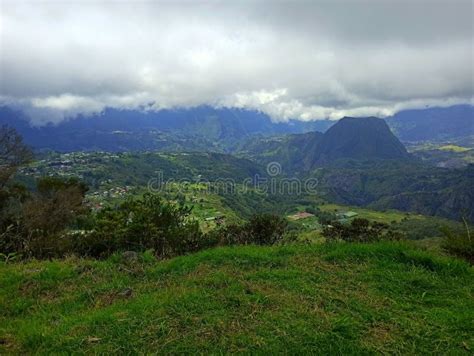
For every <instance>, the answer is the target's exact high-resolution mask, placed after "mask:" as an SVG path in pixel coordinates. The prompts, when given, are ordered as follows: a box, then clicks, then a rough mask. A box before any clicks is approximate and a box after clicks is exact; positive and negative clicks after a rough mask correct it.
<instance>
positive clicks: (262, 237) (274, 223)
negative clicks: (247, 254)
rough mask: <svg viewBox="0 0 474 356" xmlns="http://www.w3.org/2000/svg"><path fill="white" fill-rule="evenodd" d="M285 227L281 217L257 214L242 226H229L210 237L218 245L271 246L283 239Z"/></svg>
mask: <svg viewBox="0 0 474 356" xmlns="http://www.w3.org/2000/svg"><path fill="white" fill-rule="evenodd" d="M287 226H288V223H287V221H286V219H285V218H283V217H280V216H278V215H272V214H257V215H253V216H252V217H251V218H250V219H249V221H248V222H247V223H245V224H243V225H229V226H226V227H224V228H222V229H219V230H217V231H215V232H214V233H211V234H210V235H211V236H213V239H214V240H216V241H218V243H219V244H220V245H249V244H255V245H273V244H275V243H277V242H278V241H280V240H281V239H282V238H283V236H284V234H285V232H286V230H287Z"/></svg>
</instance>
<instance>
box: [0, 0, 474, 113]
mask: <svg viewBox="0 0 474 356" xmlns="http://www.w3.org/2000/svg"><path fill="white" fill-rule="evenodd" d="M473 17H474V14H473V1H472V0H467V1H466V0H449V1H448V0H446V1H439V0H430V1H426V0H423V1H419V0H411V1H404V0H403V1H388V0H377V1H376V0H371V1H367V0H360V1H358V0H354V1H350V0H345V1H338V0H333V1H329V0H327V1H318V0H313V1H291V2H284V1H258V0H257V1H205V2H204V1H168V2H159V1H123V0H121V1H117V0H115V1H112V0H109V1H92V0H82V1H70V0H62V1H55V0H49V1H34V0H30V1H23V0H0V105H9V106H13V107H18V108H21V109H23V110H24V111H25V112H27V113H28V114H29V115H31V117H32V119H33V120H34V121H35V120H36V121H37V122H46V121H60V120H62V119H64V118H67V117H71V116H74V115H77V114H78V113H83V114H90V113H97V112H100V111H102V110H103V109H104V108H106V107H114V108H127V109H140V110H159V109H162V108H173V107H192V106H196V105H203V104H207V105H212V106H215V107H222V106H227V107H239V108H247V109H255V110H260V111H263V112H265V113H267V114H269V115H270V116H271V117H272V119H273V120H275V121H285V120H288V119H290V118H292V119H300V120H318V119H325V118H330V119H338V118H341V117H343V116H372V115H373V116H380V117H384V116H388V115H391V114H393V113H395V112H397V111H399V110H402V109H406V108H422V107H426V106H449V105H453V104H460V103H471V104H472V103H473V102H474V101H473V97H474V69H473V65H474V64H473V63H474V43H473V38H474V36H473Z"/></svg>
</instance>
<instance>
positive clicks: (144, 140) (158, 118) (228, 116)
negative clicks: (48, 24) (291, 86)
mask: <svg viewBox="0 0 474 356" xmlns="http://www.w3.org/2000/svg"><path fill="white" fill-rule="evenodd" d="M0 124H8V125H10V126H13V127H15V128H17V129H18V131H19V132H20V133H21V134H22V135H23V136H24V138H25V141H26V142H27V143H28V144H30V145H32V146H33V147H35V148H40V149H53V150H57V151H77V150H85V151H91V150H105V151H127V150H162V151H176V150H200V151H206V150H210V151H228V150H230V149H231V148H232V147H234V146H235V145H237V144H238V142H240V141H241V140H243V139H245V138H248V137H252V136H254V135H281V134H287V133H302V132H308V131H312V130H323V131H324V130H326V129H327V128H328V127H329V126H330V125H332V124H333V121H329V120H322V121H312V122H302V121H298V120H290V121H288V122H282V123H275V122H273V121H272V120H271V119H270V117H269V116H268V115H266V114H263V113H261V112H258V111H251V110H242V109H229V108H220V109H215V108H211V107H209V106H200V107H195V108H189V109H176V110H160V111H137V110H116V109H106V110H105V111H104V112H103V113H101V114H98V115H93V116H82V115H79V116H77V117H76V118H73V119H70V120H67V121H63V122H61V123H59V124H57V125H52V124H49V125H46V126H42V127H31V126H30V125H29V119H28V118H27V117H26V116H25V115H24V114H23V113H22V112H19V111H15V110H12V109H10V108H8V107H0Z"/></svg>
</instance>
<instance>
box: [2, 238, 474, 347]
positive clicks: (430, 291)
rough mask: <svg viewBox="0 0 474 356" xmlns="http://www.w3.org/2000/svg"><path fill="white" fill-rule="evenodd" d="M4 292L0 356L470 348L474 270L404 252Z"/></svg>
mask: <svg viewBox="0 0 474 356" xmlns="http://www.w3.org/2000/svg"><path fill="white" fill-rule="evenodd" d="M0 285H2V288H1V289H0V310H1V313H0V325H1V326H0V341H1V342H0V353H12V354H17V353H42V354H47V353H76V352H79V351H81V352H85V353H117V352H120V353H154V352H158V353H163V354H164V353H168V354H169V353H196V352H200V353H208V354H221V353H235V352H243V353H267V354H268V353H270V354H273V353H314V352H319V353H325V354H328V353H330V354H340V353H345V354H347V353H350V354H353V353H358V354H361V353H396V354H413V353H416V354H427V353H432V352H433V350H436V351H437V352H438V353H440V354H442V353H457V354H462V353H464V352H465V353H468V352H469V350H472V349H473V348H474V344H473V340H472V334H473V333H474V328H473V324H472V320H473V319H474V315H473V311H474V302H473V299H472V286H473V285H474V275H473V273H472V268H470V267H469V266H468V265H467V263H464V262H462V261H460V260H455V259H452V258H447V257H442V256H439V255H435V254H434V253H431V252H424V251H421V250H419V249H417V248H415V247H413V246H411V245H407V244H400V243H387V242H386V243H375V244H359V245H356V244H323V245H306V246H304V245H290V246H275V247H255V246H245V247H228V248H217V249H212V250H207V251H203V252H200V253H197V254H193V255H189V256H184V257H178V258H174V259H171V260H168V261H161V262H160V261H157V260H155V259H154V258H153V257H152V255H151V254H148V253H145V254H143V255H140V256H139V259H138V260H137V261H128V260H125V259H124V258H123V257H121V256H120V255H114V256H112V257H111V258H109V259H108V260H105V261H97V260H84V259H77V258H70V259H66V260H61V261H59V260H57V261H42V262H39V261H29V262H24V263H14V264H4V263H2V264H0ZM427 335H429V337H427Z"/></svg>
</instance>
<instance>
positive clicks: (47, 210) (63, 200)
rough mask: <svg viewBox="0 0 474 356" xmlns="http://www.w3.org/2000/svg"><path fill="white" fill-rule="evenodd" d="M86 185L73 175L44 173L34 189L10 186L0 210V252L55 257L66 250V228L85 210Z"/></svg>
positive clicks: (68, 242) (68, 248) (68, 243)
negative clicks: (28, 189) (48, 175)
mask: <svg viewBox="0 0 474 356" xmlns="http://www.w3.org/2000/svg"><path fill="white" fill-rule="evenodd" d="M86 191H87V187H86V186H85V185H84V184H83V183H82V182H80V181H78V180H77V179H66V180H63V179H60V178H53V177H47V178H42V179H40V180H39V181H38V182H37V188H36V191H35V192H28V191H27V190H26V189H25V188H22V187H19V186H12V187H10V188H9V189H8V190H5V189H4V190H3V194H4V195H5V194H7V195H8V198H7V199H4V200H3V204H2V207H1V211H0V218H1V219H0V252H2V253H4V254H9V253H17V254H21V255H23V256H25V257H38V258H46V257H55V256H62V255H63V254H64V253H67V252H69V251H70V248H71V247H70V239H69V238H68V236H67V234H66V229H67V228H68V227H69V226H70V225H71V224H72V223H73V222H74V220H75V219H76V218H77V217H78V216H81V215H82V214H84V213H86V211H87V209H86V207H85V206H84V204H83V201H84V194H85V192H86Z"/></svg>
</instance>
